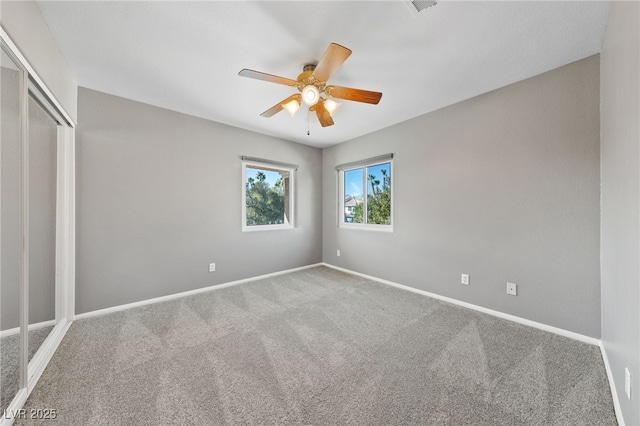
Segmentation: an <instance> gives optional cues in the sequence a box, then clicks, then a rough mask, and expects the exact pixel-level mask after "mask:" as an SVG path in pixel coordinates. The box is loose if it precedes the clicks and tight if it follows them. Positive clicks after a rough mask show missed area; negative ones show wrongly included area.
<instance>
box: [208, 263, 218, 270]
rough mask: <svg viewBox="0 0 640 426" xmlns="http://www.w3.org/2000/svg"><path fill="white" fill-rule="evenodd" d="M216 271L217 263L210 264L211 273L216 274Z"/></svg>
mask: <svg viewBox="0 0 640 426" xmlns="http://www.w3.org/2000/svg"><path fill="white" fill-rule="evenodd" d="M215 271H216V264H215V263H210V264H209V272H215Z"/></svg>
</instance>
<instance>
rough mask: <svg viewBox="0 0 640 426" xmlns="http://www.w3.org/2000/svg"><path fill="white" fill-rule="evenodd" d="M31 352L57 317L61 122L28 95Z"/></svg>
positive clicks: (38, 346)
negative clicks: (57, 231)
mask: <svg viewBox="0 0 640 426" xmlns="http://www.w3.org/2000/svg"><path fill="white" fill-rule="evenodd" d="M28 135H29V352H28V353H29V355H28V358H29V360H31V358H32V357H33V356H34V354H35V353H36V351H37V350H38V349H39V348H40V346H41V345H42V342H44V340H45V339H46V337H47V336H48V335H49V333H50V332H51V330H52V329H53V327H54V326H55V318H56V175H57V171H56V163H57V154H56V146H57V138H58V123H57V122H56V120H54V118H53V117H52V116H51V115H50V114H49V113H48V112H47V110H46V109H45V108H44V107H43V106H41V104H40V103H39V102H38V100H37V99H35V98H34V96H32V94H31V93H30V96H29V132H28Z"/></svg>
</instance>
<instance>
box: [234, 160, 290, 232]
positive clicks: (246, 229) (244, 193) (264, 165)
mask: <svg viewBox="0 0 640 426" xmlns="http://www.w3.org/2000/svg"><path fill="white" fill-rule="evenodd" d="M247 166H253V167H259V168H264V169H268V170H273V169H278V170H286V171H288V172H289V223H284V224H281V225H253V226H247V201H246V198H247V187H246V182H247ZM296 170H297V166H294V165H288V164H287V165H285V164H282V165H279V164H277V163H275V162H274V163H271V162H270V163H266V162H265V163H261V162H259V161H253V160H252V161H248V160H243V161H242V182H241V184H242V197H241V200H240V201H241V203H242V232H255V231H278V230H283V229H293V228H295V217H296V212H295V205H296V199H295V187H296V180H297V178H296V173H295V172H296Z"/></svg>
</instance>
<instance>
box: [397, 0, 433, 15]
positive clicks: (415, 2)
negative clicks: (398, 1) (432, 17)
mask: <svg viewBox="0 0 640 426" xmlns="http://www.w3.org/2000/svg"><path fill="white" fill-rule="evenodd" d="M405 4H406V5H407V7H409V9H410V10H411V13H413V15H414V16H418V13H420V12H423V11H425V10H427V9H429V8H430V7H431V6H435V5H436V4H438V2H437V1H436V0H407V1H405Z"/></svg>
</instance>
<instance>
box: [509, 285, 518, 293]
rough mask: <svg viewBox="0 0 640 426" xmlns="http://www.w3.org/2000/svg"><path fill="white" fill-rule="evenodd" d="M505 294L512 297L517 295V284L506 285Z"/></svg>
mask: <svg viewBox="0 0 640 426" xmlns="http://www.w3.org/2000/svg"><path fill="white" fill-rule="evenodd" d="M507 294H510V295H512V296H517V295H518V284H516V283H507Z"/></svg>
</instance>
